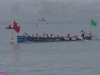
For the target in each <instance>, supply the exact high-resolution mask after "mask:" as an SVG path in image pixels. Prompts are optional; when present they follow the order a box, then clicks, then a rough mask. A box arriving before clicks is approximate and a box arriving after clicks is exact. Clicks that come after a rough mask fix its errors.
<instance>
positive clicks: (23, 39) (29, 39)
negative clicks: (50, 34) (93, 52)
mask: <svg viewBox="0 0 100 75" xmlns="http://www.w3.org/2000/svg"><path fill="white" fill-rule="evenodd" d="M84 39H85V40H92V36H86V37H84ZM84 39H75V38H74V39H68V38H33V37H31V36H27V37H24V36H17V43H25V42H62V41H82V40H84Z"/></svg>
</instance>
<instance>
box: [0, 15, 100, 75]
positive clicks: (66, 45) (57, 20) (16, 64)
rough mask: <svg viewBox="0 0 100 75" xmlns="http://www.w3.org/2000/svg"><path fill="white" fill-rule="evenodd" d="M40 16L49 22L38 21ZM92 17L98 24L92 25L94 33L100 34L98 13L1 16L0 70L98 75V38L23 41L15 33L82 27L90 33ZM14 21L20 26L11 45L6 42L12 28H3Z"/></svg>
mask: <svg viewBox="0 0 100 75" xmlns="http://www.w3.org/2000/svg"><path fill="white" fill-rule="evenodd" d="M43 17H44V18H45V19H47V20H48V21H46V22H39V21H38V20H39V19H41V18H43ZM91 19H94V20H96V21H97V23H98V26H97V27H92V31H93V34H94V36H96V37H100V34H99V32H100V25H99V24H100V22H99V21H100V18H99V16H76V15H75V16H70V15H69V16H67V15H66V16H62V15H59V16H15V15H12V16H11V15H8V16H4V15H3V16H1V18H0V36H1V41H0V72H2V71H3V72H6V71H8V72H9V75H99V74H100V40H92V41H80V42H48V43H22V44H17V42H16V36H17V35H22V34H23V33H24V32H27V33H28V34H30V35H31V34H36V33H39V34H43V33H48V34H51V33H52V34H57V33H60V34H63V35H66V34H68V33H70V34H71V35H75V34H79V35H80V31H81V29H85V30H86V31H87V32H89V29H90V20H91ZM14 20H15V21H16V22H17V23H18V25H20V26H21V31H20V33H19V34H17V33H16V32H15V31H14V32H13V33H14V34H13V37H14V41H15V44H14V45H11V44H9V41H10V39H11V37H12V36H11V35H12V30H7V29H5V27H6V26H7V25H9V24H13V21H14ZM69 22H71V23H69ZM47 23H48V24H47ZM36 25H38V27H36Z"/></svg>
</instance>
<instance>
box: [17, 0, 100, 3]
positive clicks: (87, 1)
mask: <svg viewBox="0 0 100 75" xmlns="http://www.w3.org/2000/svg"><path fill="white" fill-rule="evenodd" d="M17 1H74V2H75V1H76V2H84V3H90V2H92V1H99V2H100V0H17Z"/></svg>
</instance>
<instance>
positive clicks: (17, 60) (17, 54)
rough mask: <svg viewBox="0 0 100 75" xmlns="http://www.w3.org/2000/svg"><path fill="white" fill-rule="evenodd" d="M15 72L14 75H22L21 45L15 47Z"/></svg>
mask: <svg viewBox="0 0 100 75" xmlns="http://www.w3.org/2000/svg"><path fill="white" fill-rule="evenodd" d="M12 53H13V56H12V57H13V72H12V75H20V68H19V61H20V48H19V44H14V45H13V51H12Z"/></svg>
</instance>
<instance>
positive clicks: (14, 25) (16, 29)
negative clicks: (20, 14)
mask: <svg viewBox="0 0 100 75" xmlns="http://www.w3.org/2000/svg"><path fill="white" fill-rule="evenodd" d="M13 29H14V30H15V31H16V32H17V33H19V31H20V29H19V27H18V26H17V23H16V22H15V21H14V24H13Z"/></svg>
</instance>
